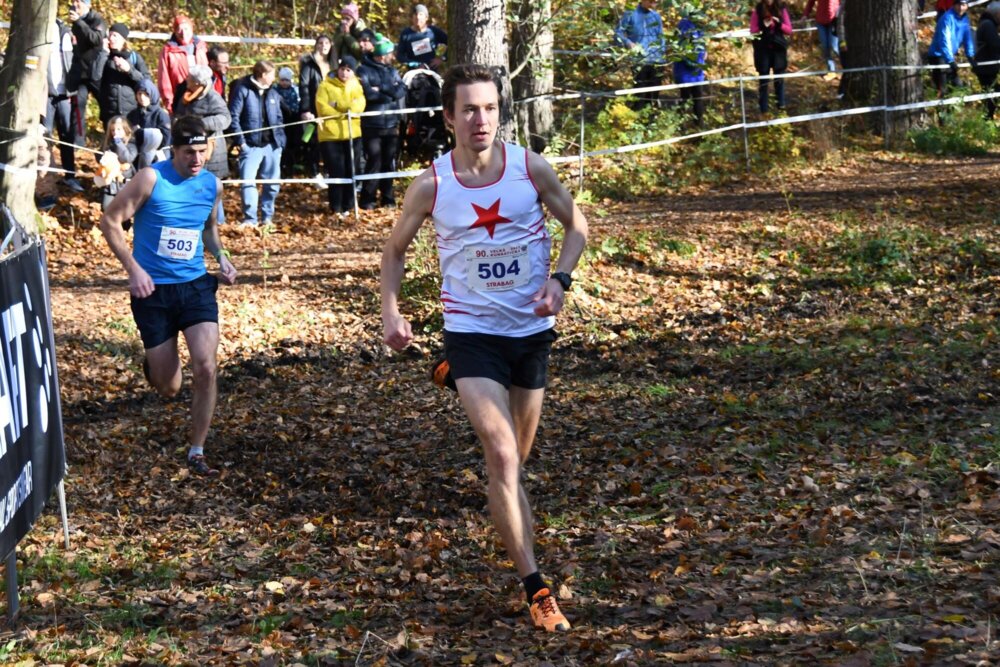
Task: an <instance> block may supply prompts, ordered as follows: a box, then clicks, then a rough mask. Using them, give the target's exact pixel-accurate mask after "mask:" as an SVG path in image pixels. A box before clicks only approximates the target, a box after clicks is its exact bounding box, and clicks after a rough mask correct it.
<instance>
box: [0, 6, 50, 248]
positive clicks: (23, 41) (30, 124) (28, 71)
mask: <svg viewBox="0 0 1000 667" xmlns="http://www.w3.org/2000/svg"><path fill="white" fill-rule="evenodd" d="M55 30H56V3H55V0H14V9H13V12H12V15H11V19H10V35H9V39H8V42H7V50H6V51H5V53H4V61H3V62H4V64H3V67H0V91H4V92H3V93H2V94H0V128H4V129H0V141H2V142H3V143H0V162H2V163H3V164H5V165H7V167H6V168H5V169H4V170H3V171H2V172H0V200H2V201H3V202H4V203H5V204H7V206H8V207H9V208H10V210H11V213H13V214H14V217H15V219H17V221H18V222H19V223H21V225H23V226H24V227H25V229H27V230H29V231H31V232H36V231H37V230H38V221H37V215H38V211H37V210H36V209H35V178H36V174H35V170H34V167H35V164H36V162H37V159H38V119H39V118H40V117H41V116H43V115H44V114H45V102H46V99H45V95H46V88H45V87H46V85H47V79H46V68H47V67H48V63H49V52H50V46H49V43H50V41H51V39H52V35H53V34H54V31H55ZM6 128H11V129H12V130H13V132H11V131H10V130H9V129H6ZM9 140H12V141H9ZM5 224H6V223H5V222H2V221H0V227H2V226H4V225H5ZM4 233H6V230H4Z"/></svg>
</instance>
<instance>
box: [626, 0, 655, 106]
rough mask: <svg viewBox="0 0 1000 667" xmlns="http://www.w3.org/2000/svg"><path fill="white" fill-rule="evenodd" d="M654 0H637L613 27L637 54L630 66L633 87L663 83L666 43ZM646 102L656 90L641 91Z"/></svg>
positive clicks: (627, 46) (653, 96)
mask: <svg viewBox="0 0 1000 667" xmlns="http://www.w3.org/2000/svg"><path fill="white" fill-rule="evenodd" d="M655 6H656V0H640V2H639V5H638V6H637V7H636V8H635V9H633V10H632V11H630V12H626V13H625V14H623V15H622V18H621V21H619V22H618V27H617V28H615V39H616V40H617V41H618V43H619V44H621V45H622V46H624V47H626V48H628V49H631V50H632V51H634V52H635V53H636V56H638V64H637V65H636V66H635V67H634V68H633V69H632V74H633V76H634V78H635V87H636V88H646V87H649V86H660V85H662V84H663V68H664V62H665V53H666V42H665V41H664V39H663V19H662V18H661V17H660V15H659V13H657V11H656V10H655V9H653V7H655ZM640 97H641V99H642V100H644V101H645V103H651V102H655V101H656V100H657V98H658V97H659V93H657V92H652V93H643V94H642V95H641V96H640Z"/></svg>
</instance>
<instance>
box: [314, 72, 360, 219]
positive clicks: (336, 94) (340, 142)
mask: <svg viewBox="0 0 1000 667" xmlns="http://www.w3.org/2000/svg"><path fill="white" fill-rule="evenodd" d="M357 69H358V61H357V60H355V59H354V57H353V56H343V57H342V58H341V59H340V64H339V66H338V67H337V69H336V71H332V72H330V74H329V76H327V77H326V78H325V79H323V82H322V83H321V84H319V88H318V89H317V90H316V113H317V114H318V116H319V117H320V118H321V119H323V121H322V123H321V124H320V126H319V148H320V151H321V152H322V153H323V162H324V163H325V164H326V175H327V177H328V178H353V176H354V173H355V171H359V170H360V161H359V160H360V157H361V119H360V118H358V117H357V116H354V117H353V118H351V119H350V120H348V118H347V113H348V112H350V113H352V114H359V113H361V112H362V111H364V110H365V91H364V90H363V89H362V88H361V83H360V82H359V81H358V77H357V76H356V74H355V73H356V72H357ZM352 158H353V159H352ZM326 192H327V195H329V198H330V210H331V211H332V212H333V213H335V214H337V218H338V219H339V220H343V219H344V214H345V213H347V212H348V211H349V210H351V209H352V208H353V207H354V187H353V185H352V184H351V183H343V184H341V183H331V184H330V187H329V188H328V189H327V191H326Z"/></svg>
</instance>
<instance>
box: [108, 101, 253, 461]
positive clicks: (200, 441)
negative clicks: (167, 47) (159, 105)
mask: <svg viewBox="0 0 1000 667" xmlns="http://www.w3.org/2000/svg"><path fill="white" fill-rule="evenodd" d="M172 137H173V157H172V158H171V159H170V160H169V161H166V162H158V163H156V164H155V165H153V166H152V167H146V168H145V169H142V170H141V171H139V173H138V174H136V176H135V178H133V179H132V180H131V181H130V182H129V183H128V184H127V185H126V186H125V187H124V188H122V190H121V192H119V193H118V195H117V196H116V197H115V198H114V200H113V201H112V202H111V204H110V205H109V206H108V209H107V210H106V211H105V212H104V216H103V217H102V218H101V231H102V232H103V233H104V238H105V239H107V241H108V245H109V246H111V251H112V252H113V253H114V254H115V257H117V258H118V261H120V262H121V263H122V266H124V267H125V271H127V272H128V285H129V292H130V293H131V296H132V315H133V317H134V318H135V323H136V326H138V328H139V334H140V335H141V336H142V344H143V347H144V348H145V349H146V359H145V361H144V362H143V370H144V371H145V374H146V379H147V380H149V383H150V384H151V385H153V387H154V388H155V389H156V391H157V392H159V393H160V395H162V396H165V397H171V396H175V395H176V394H177V392H178V391H180V388H181V363H180V357H179V356H178V354H177V334H178V333H180V332H183V333H184V340H185V341H186V342H187V346H188V351H189V352H190V353H191V374H192V385H193V386H192V391H193V396H192V399H191V434H190V443H189V444H190V448H189V450H188V458H187V461H188V467H189V468H190V469H191V471H192V472H193V473H194V474H197V475H206V476H214V475H217V474H218V473H219V471H218V470H216V469H215V468H212V467H211V466H209V465H208V463H207V461H206V460H205V451H204V447H205V439H206V438H207V437H208V429H209V427H210V426H211V424H212V415H213V414H214V413H215V402H216V398H217V389H216V381H215V378H216V356H217V353H218V349H219V306H218V303H217V302H216V300H215V291H216V289H217V288H218V281H219V280H222V282H224V283H225V284H227V285H232V284H233V283H234V282H236V269H235V268H234V267H233V265H232V262H230V261H229V253H228V252H227V251H225V250H223V248H222V242H221V241H220V240H219V228H218V225H217V224H216V209H217V207H219V206H221V205H222V182H221V181H219V179H218V178H216V177H215V176H214V175H212V174H211V173H210V172H208V171H207V170H205V162H206V160H207V159H208V156H209V154H210V148H209V142H210V141H211V140H210V139H208V138H207V137H208V133H207V132H206V130H205V125H204V123H202V121H201V119H200V118H195V117H193V116H184V117H182V118H178V119H177V120H176V121H174V124H173V128H172ZM217 150H225V146H224V145H223V146H220V147H217ZM132 217H134V218H135V237H134V242H133V245H134V249H132V250H130V249H129V246H128V241H127V240H126V239H125V232H124V231H122V223H123V222H125V221H126V220H129V219H130V218H132ZM205 250H208V252H210V253H211V254H212V255H213V256H214V257H215V259H216V261H218V263H219V273H218V277H216V276H213V275H210V274H209V273H208V272H207V270H206V268H205Z"/></svg>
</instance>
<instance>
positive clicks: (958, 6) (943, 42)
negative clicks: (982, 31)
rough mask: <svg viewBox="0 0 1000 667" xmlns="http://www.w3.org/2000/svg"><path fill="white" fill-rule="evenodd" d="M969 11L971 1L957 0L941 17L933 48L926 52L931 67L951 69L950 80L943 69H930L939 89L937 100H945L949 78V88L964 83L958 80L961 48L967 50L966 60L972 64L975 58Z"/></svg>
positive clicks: (935, 29)
mask: <svg viewBox="0 0 1000 667" xmlns="http://www.w3.org/2000/svg"><path fill="white" fill-rule="evenodd" d="M968 11H969V2H968V0H958V2H956V3H955V4H954V5H952V7H951V9H949V10H948V11H946V12H945V13H944V14H942V15H941V18H939V19H938V22H937V26H936V27H935V28H934V39H932V40H931V47H930V49H929V50H928V51H927V61H928V62H929V63H930V64H932V65H948V67H949V69H948V74H947V77H946V76H945V70H943V69H932V70H931V79H932V80H933V81H934V85H935V86H936V87H937V91H938V97H944V89H945V81H946V79H947V84H948V85H949V86H958V85H960V84H961V82H960V81H959V79H958V63H957V62H955V56H957V55H958V49H959V48H964V49H965V57H966V58H968V59H969V61H973V60H974V59H975V57H976V41H975V38H974V35H973V33H972V28H971V27H970V26H969V15H968Z"/></svg>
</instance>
